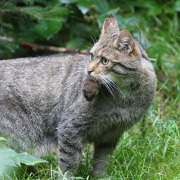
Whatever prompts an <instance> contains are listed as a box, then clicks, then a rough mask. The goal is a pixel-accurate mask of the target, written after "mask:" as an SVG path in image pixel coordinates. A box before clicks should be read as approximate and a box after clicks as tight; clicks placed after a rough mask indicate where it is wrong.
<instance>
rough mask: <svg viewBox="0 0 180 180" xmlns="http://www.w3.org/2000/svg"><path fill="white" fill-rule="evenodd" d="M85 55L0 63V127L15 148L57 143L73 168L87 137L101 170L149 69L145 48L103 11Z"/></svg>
mask: <svg viewBox="0 0 180 180" xmlns="http://www.w3.org/2000/svg"><path fill="white" fill-rule="evenodd" d="M90 54H91V55H80V54H72V55H54V56H47V57H35V58H21V59H13V60H3V61H1V62H0V134H1V135H4V136H7V137H9V138H10V141H9V142H8V143H9V144H11V145H12V146H13V147H14V148H15V149H17V150H20V151H33V152H34V153H35V154H42V153H44V152H47V151H52V150H56V152H57V154H58V159H59V164H60V168H61V170H63V171H64V172H65V171H70V172H72V173H74V172H75V171H76V169H77V167H78V164H79V162H80V159H81V152H82V149H83V146H84V144H86V143H93V144H94V163H93V175H95V176H96V175H98V174H100V173H101V172H103V171H104V169H105V166H106V161H107V157H108V154H110V153H111V152H112V151H113V149H114V148H115V146H116V144H117V141H118V139H119V137H120V136H121V135H122V134H123V133H124V131H125V130H126V129H128V128H129V127H131V126H132V125H133V124H135V123H136V122H137V121H138V120H139V119H140V118H141V117H142V116H143V115H144V113H145V112H146V110H147V109H148V107H149V106H150V105H151V103H152V99H153V96H154V92H155V89H156V75H155V72H154V69H153V67H152V64H151V63H150V61H149V60H148V57H147V55H146V53H145V51H144V50H143V49H142V48H141V46H140V45H139V44H138V43H137V42H136V40H135V39H134V38H133V36H132V35H131V34H130V32H129V31H127V30H122V31H120V30H119V27H118V23H117V20H116V19H115V17H113V16H110V17H108V18H107V19H106V20H105V22H104V25H103V27H102V30H101V35H100V38H99V40H98V42H96V43H95V44H94V46H93V47H92V49H91V51H90Z"/></svg>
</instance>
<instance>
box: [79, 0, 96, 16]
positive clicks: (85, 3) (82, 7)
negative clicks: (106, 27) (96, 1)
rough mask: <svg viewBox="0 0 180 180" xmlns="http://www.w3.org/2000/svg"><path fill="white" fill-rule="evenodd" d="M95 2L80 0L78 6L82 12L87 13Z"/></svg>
mask: <svg viewBox="0 0 180 180" xmlns="http://www.w3.org/2000/svg"><path fill="white" fill-rule="evenodd" d="M92 4H93V0H78V3H77V7H78V8H79V10H80V11H81V12H82V14H86V13H87V12H88V11H89V9H90V7H91V6H92Z"/></svg>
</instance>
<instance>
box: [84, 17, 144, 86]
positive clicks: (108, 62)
mask: <svg viewBox="0 0 180 180" xmlns="http://www.w3.org/2000/svg"><path fill="white" fill-rule="evenodd" d="M90 54H91V61H90V63H89V65H88V68H87V72H88V74H89V75H90V76H93V77H95V78H97V79H98V80H99V81H100V82H101V83H102V84H104V85H106V87H107V88H108V87H109V86H112V85H113V84H114V86H118V87H123V86H126V85H128V84H130V83H131V82H130V81H133V77H134V76H135V75H136V74H137V72H138V71H139V67H140V59H141V50H140V47H139V45H138V44H137V42H136V40H135V39H134V38H133V36H132V35H131V33H130V32H129V31H127V30H122V31H120V30H119V27H118V22H117V20H116V18H115V17H113V16H109V17H108V18H107V19H106V20H105V22H104V25H103V27H102V30H101V35H100V38H99V40H98V42H97V43H95V44H94V46H93V47H92V49H91V50H90ZM110 84H111V85H110Z"/></svg>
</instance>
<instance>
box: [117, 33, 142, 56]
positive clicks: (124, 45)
mask: <svg viewBox="0 0 180 180" xmlns="http://www.w3.org/2000/svg"><path fill="white" fill-rule="evenodd" d="M114 46H115V47H117V48H118V49H119V50H120V51H126V52H127V53H128V54H133V55H135V56H140V54H141V50H140V48H139V45H138V44H137V42H136V41H135V40H134V38H133V36H132V35H131V33H130V32H129V31H128V30H122V31H121V32H120V33H119V35H118V37H117V39H116V40H115V42H114Z"/></svg>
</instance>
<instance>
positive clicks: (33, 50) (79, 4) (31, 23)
mask: <svg viewBox="0 0 180 180" xmlns="http://www.w3.org/2000/svg"><path fill="white" fill-rule="evenodd" d="M109 15H115V17H116V18H117V19H118V22H119V26H120V28H121V29H124V28H126V29H128V30H129V31H131V32H132V34H133V35H134V37H135V38H136V39H137V40H138V41H139V43H140V44H141V45H142V46H143V47H144V49H145V50H146V52H147V53H148V55H149V57H150V60H151V61H152V63H153V65H154V67H155V70H156V73H157V77H158V89H157V92H156V97H155V101H154V105H153V106H152V108H151V111H150V113H149V115H147V118H146V121H147V123H146V124H145V125H144V126H145V131H147V132H149V134H148V137H149V138H152V139H151V140H150V141H149V145H147V144H146V143H147V142H148V141H141V142H140V144H144V146H143V147H142V148H146V147H147V148H146V150H147V151H146V150H144V149H143V150H142V153H143V152H148V151H149V147H150V146H151V142H152V141H153V139H154V138H157V137H159V141H157V144H154V147H152V148H154V149H155V148H156V147H158V146H159V144H161V143H162V149H165V150H166V149H167V148H169V146H168V145H169V144H171V147H170V149H169V157H167V158H169V159H166V160H167V161H164V159H163V158H164V157H165V155H162V154H161V150H162V149H161V148H160V151H159V152H160V153H159V154H157V156H156V155H155V158H156V160H157V162H156V161H155V160H154V159H153V160H152V165H149V169H148V171H153V172H155V173H154V176H153V175H152V176H145V175H144V174H143V175H142V177H144V179H146V177H154V178H157V177H158V179H159V178H160V177H161V175H162V174H163V173H167V174H166V175H167V176H165V177H166V178H167V179H169V177H178V178H180V174H179V175H178V176H176V175H177V173H178V172H180V165H179V161H180V160H179V159H178V158H179V157H180V156H179V155H180V154H179V152H180V151H179V148H180V139H179V137H180V134H179V127H180V0H169V1H168V0H146V1H144V0H137V1H133V0H131V1H126V0H0V59H9V58H17V57H27V56H39V55H48V54H53V53H58V51H59V50H62V49H58V48H59V47H63V48H67V49H74V50H84V49H87V50H89V49H90V48H91V47H92V46H93V43H94V41H97V39H98V36H99V34H100V29H101V27H102V24H103V21H104V19H105V18H106V17H107V16H109ZM156 125H157V126H156ZM174 127H176V128H175V129H173V128H174ZM143 131H144V130H143ZM135 132H136V130H135ZM164 133H167V134H164ZM132 134H133V135H134V138H132V139H128V138H125V142H127V143H130V142H132V144H131V145H130V147H129V149H130V150H133V149H132V148H131V147H132V146H133V147H135V149H137V150H138V148H137V147H139V146H137V147H136V145H134V142H136V140H137V141H138V140H139V136H138V137H137V138H136V136H137V133H135V134H134V132H132ZM154 136H155V137H154ZM160 137H161V138H160ZM169 139H170V140H169ZM166 140H167V141H166ZM169 142H170V143H169ZM168 143H169V144H168ZM164 144H165V145H164ZM164 146H165V147H164ZM162 151H163V152H164V150H162ZM124 152H125V151H124ZM134 152H135V151H134ZM134 152H133V153H132V154H134V155H137V154H138V151H137V153H136V152H135V153H134ZM170 152H171V153H170ZM146 154H147V153H146ZM127 156H128V155H127ZM127 156H126V158H127ZM151 157H152V158H153V156H149V158H151ZM120 158H122V156H121V157H120ZM129 159H130V161H131V157H129ZM171 160H172V162H170V161H171ZM162 161H164V169H163V170H162V167H161V166H162V163H161V162H162ZM176 161H177V163H176ZM134 162H135V161H134ZM153 162H154V163H156V165H154V164H153ZM168 162H169V164H168ZM173 162H175V164H173ZM138 163H141V156H139V161H138ZM158 163H159V164H158ZM148 164H149V162H147V165H146V166H143V167H147V166H148ZM166 166H167V168H169V169H171V171H170V172H171V173H169V171H168V170H167V169H166ZM129 167H130V169H128V171H127V172H126V170H123V172H125V175H126V174H128V172H129V170H133V168H136V167H138V165H135V166H134V167H133V168H132V169H131V166H129ZM122 169H123V167H122ZM173 169H174V170H173ZM83 171H84V169H83ZM133 171H134V172H135V170H133ZM145 171H147V169H146V168H145ZM142 172H143V173H145V174H146V172H144V171H142ZM160 172H162V174H161V173H160ZM116 173H117V172H115V174H116ZM121 173H122V172H121ZM138 173H139V172H138V171H137V175H132V177H134V178H135V177H136V178H137V177H138V178H139V177H140V175H139V174H138ZM116 175H117V174H116ZM156 175H157V176H156ZM115 177H116V176H115ZM117 177H120V175H119V176H118V175H117ZM127 177H131V174H129V176H128V175H127ZM154 178H152V179H154ZM166 178H165V179H166ZM127 179H128V178H127ZM140 179H141V178H140ZM160 179H161V178H160ZM170 179H171V178H170ZM172 179H173V178H172Z"/></svg>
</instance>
